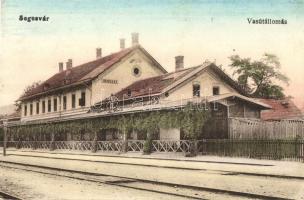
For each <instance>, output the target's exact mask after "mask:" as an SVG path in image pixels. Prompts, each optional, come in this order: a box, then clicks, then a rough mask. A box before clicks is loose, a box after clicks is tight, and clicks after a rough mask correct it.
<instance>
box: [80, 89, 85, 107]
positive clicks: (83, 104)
mask: <svg viewBox="0 0 304 200" xmlns="http://www.w3.org/2000/svg"><path fill="white" fill-rule="evenodd" d="M85 105H86V99H85V92H81V98H80V99H79V106H85Z"/></svg>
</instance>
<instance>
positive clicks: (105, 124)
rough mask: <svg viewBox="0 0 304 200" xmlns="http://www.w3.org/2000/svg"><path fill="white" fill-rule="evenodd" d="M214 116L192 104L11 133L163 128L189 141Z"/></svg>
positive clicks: (20, 128)
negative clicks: (179, 129)
mask: <svg viewBox="0 0 304 200" xmlns="http://www.w3.org/2000/svg"><path fill="white" fill-rule="evenodd" d="M209 116H210V113H209V111H208V110H205V109H197V107H196V106H194V105H193V104H188V105H187V106H186V107H184V108H183V109H177V110H159V111H147V112H140V113H133V114H123V115H116V116H107V117H99V118H92V119H81V120H75V121H66V122H56V123H44V124H33V125H23V126H14V127H10V128H9V131H8V133H9V134H10V135H11V136H13V135H15V136H16V137H17V138H24V137H28V138H31V139H34V138H35V136H37V135H38V134H47V135H50V134H52V133H53V134H61V133H68V132H69V133H72V134H81V133H83V132H86V133H93V134H94V133H95V132H98V131H99V130H101V129H118V130H119V131H121V132H124V131H130V130H132V129H136V130H138V131H143V132H146V133H149V134H154V133H157V131H158V130H159V128H181V129H182V130H183V132H184V134H185V136H186V137H187V138H198V137H199V134H200V133H201V129H202V127H203V125H204V123H205V122H206V121H207V119H208V118H209Z"/></svg>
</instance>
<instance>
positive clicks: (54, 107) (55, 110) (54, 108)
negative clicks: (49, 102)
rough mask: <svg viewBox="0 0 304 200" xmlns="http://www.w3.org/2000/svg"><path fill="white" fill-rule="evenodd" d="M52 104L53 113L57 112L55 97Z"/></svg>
mask: <svg viewBox="0 0 304 200" xmlns="http://www.w3.org/2000/svg"><path fill="white" fill-rule="evenodd" d="M53 104H54V106H53V110H54V112H57V110H58V100H57V98H56V97H55V98H54V99H53Z"/></svg>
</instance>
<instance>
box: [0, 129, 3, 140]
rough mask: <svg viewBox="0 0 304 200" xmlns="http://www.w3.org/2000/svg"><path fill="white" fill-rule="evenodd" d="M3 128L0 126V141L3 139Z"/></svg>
mask: <svg viewBox="0 0 304 200" xmlns="http://www.w3.org/2000/svg"><path fill="white" fill-rule="evenodd" d="M3 135H4V133H3V128H0V141H3Z"/></svg>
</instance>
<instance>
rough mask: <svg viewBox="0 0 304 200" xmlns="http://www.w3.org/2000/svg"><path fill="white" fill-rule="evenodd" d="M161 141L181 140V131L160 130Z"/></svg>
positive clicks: (174, 129)
mask: <svg viewBox="0 0 304 200" xmlns="http://www.w3.org/2000/svg"><path fill="white" fill-rule="evenodd" d="M159 131H160V132H159V139H160V140H180V129H177V128H171V129H164V128H160V130H159Z"/></svg>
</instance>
